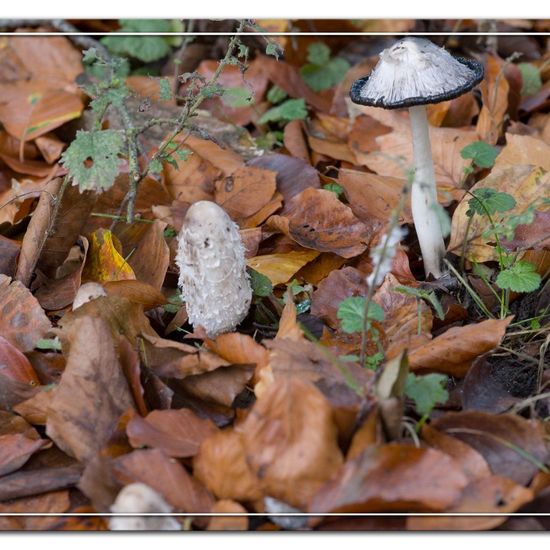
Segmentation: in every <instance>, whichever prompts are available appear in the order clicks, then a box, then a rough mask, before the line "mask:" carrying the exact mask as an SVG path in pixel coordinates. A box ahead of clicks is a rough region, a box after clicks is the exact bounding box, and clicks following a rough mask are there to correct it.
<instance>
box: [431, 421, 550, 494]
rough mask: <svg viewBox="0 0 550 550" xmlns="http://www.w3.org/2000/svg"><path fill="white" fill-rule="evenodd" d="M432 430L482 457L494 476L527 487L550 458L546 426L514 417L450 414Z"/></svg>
mask: <svg viewBox="0 0 550 550" xmlns="http://www.w3.org/2000/svg"><path fill="white" fill-rule="evenodd" d="M432 426H433V427H434V428H435V429H436V430H438V431H440V432H443V433H445V434H447V435H449V436H452V437H456V438H457V439H459V440H461V441H463V442H465V443H467V444H468V445H470V447H473V448H474V449H475V450H476V451H477V452H478V453H480V454H481V455H482V456H483V457H484V458H485V460H486V461H487V463H488V464H489V467H490V468H491V471H492V473H494V474H495V475H500V476H504V477H508V478H510V479H513V480H514V481H515V482H516V483H519V484H521V485H526V484H527V483H528V482H529V481H530V480H531V478H532V477H533V476H534V475H535V474H536V473H537V472H538V471H539V467H538V466H537V465H538V464H545V463H546V462H547V461H548V458H549V457H550V453H549V450H548V446H547V444H546V437H545V433H544V427H543V424H542V423H541V422H540V421H538V420H525V419H524V418H521V417H520V416H516V415H514V414H500V415H495V414H489V413H484V412H476V411H462V412H458V413H447V414H445V415H444V416H442V417H440V418H438V419H436V420H435V421H434V422H433V423H432Z"/></svg>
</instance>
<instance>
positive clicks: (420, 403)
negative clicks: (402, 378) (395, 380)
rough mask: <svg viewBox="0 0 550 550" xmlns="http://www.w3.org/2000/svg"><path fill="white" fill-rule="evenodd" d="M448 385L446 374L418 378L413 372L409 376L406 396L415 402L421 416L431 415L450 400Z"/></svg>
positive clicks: (426, 375)
mask: <svg viewBox="0 0 550 550" xmlns="http://www.w3.org/2000/svg"><path fill="white" fill-rule="evenodd" d="M446 383H447V376H445V375H444V374H437V373H433V374H425V375H423V376H416V374H414V373H412V372H411V373H409V374H408V376H407V382H406V384H405V395H406V396H407V397H408V398H410V399H412V400H413V401H414V404H415V408H416V411H417V412H418V414H419V415H421V416H424V415H429V414H430V413H431V411H432V409H433V408H434V407H435V406H436V405H437V404H443V403H445V402H446V401H447V399H449V392H447V390H446V389H445V384H446Z"/></svg>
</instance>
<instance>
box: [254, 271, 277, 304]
mask: <svg viewBox="0 0 550 550" xmlns="http://www.w3.org/2000/svg"><path fill="white" fill-rule="evenodd" d="M248 273H249V274H250V286H251V287H252V292H253V293H254V295H255V296H258V297H260V298H264V297H266V296H270V295H271V294H272V293H273V285H272V284H271V281H270V280H269V278H268V277H266V276H265V275H263V274H262V273H260V272H259V271H256V270H255V269H252V268H251V267H249V268H248Z"/></svg>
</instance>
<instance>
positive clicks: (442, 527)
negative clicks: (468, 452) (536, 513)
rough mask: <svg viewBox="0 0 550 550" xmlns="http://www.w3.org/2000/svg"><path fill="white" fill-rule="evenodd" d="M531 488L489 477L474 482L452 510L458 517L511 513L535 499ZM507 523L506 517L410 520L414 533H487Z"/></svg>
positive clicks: (418, 518) (410, 527)
mask: <svg viewBox="0 0 550 550" xmlns="http://www.w3.org/2000/svg"><path fill="white" fill-rule="evenodd" d="M533 498H534V494H533V491H531V490H530V489H526V488H525V487H522V486H521V485H518V484H517V483H515V482H513V481H512V480H511V479H507V478H505V477H498V476H490V477H485V478H482V479H478V480H475V481H472V482H471V483H470V484H469V485H468V486H467V487H466V488H465V489H464V492H463V494H462V497H461V499H460V502H459V503H458V504H457V505H456V506H453V507H452V508H450V509H449V510H448V511H449V512H450V513H456V514H481V513H485V514H509V513H513V512H516V511H517V510H518V509H519V508H521V507H522V506H523V505H524V504H527V503H528V502H530V501H531V500H533ZM505 521H506V515H500V516H493V517H491V516H488V517H460V516H446V517H441V516H439V517H437V516H431V517H430V516H425V517H410V518H408V519H407V529H410V530H411V531H485V530H489V529H494V528H495V527H498V526H499V525H502V524H503V523H504V522H505Z"/></svg>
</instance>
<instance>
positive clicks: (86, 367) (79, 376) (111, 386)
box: [46, 317, 133, 461]
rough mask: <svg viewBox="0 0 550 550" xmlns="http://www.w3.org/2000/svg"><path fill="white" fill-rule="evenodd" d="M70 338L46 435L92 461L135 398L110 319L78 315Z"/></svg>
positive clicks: (67, 449)
mask: <svg viewBox="0 0 550 550" xmlns="http://www.w3.org/2000/svg"><path fill="white" fill-rule="evenodd" d="M68 339H69V341H70V352H69V357H68V360H67V366H66V367H65V370H64V372H63V374H62V376H61V381H60V383H59V386H58V387H57V390H56V392H55V396H54V398H53V400H52V403H51V408H50V410H49V412H48V420H47V425H46V433H47V434H48V436H49V437H51V439H53V441H54V442H55V443H56V445H57V446H58V447H60V448H61V449H63V450H64V451H65V452H66V453H67V454H69V455H70V456H74V457H76V458H77V459H78V460H79V461H86V460H88V459H89V458H90V457H91V456H93V454H94V453H95V452H97V451H98V450H99V449H101V447H103V445H104V444H105V443H106V442H107V440H108V439H109V437H110V436H111V434H112V432H113V430H114V429H115V428H116V425H117V422H118V419H119V417H120V415H121V414H122V413H123V412H124V411H125V410H127V409H128V408H129V407H132V406H133V400H132V397H131V394H130V390H129V389H128V384H127V382H126V379H125V377H124V373H123V372H122V368H121V366H120V362H119V360H118V356H117V351H116V349H115V345H114V341H113V336H112V334H111V330H110V328H109V325H108V324H107V322H106V321H105V320H103V319H101V318H94V317H83V318H81V319H77V320H76V321H74V323H72V325H71V327H70V329H69V331H68Z"/></svg>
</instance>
